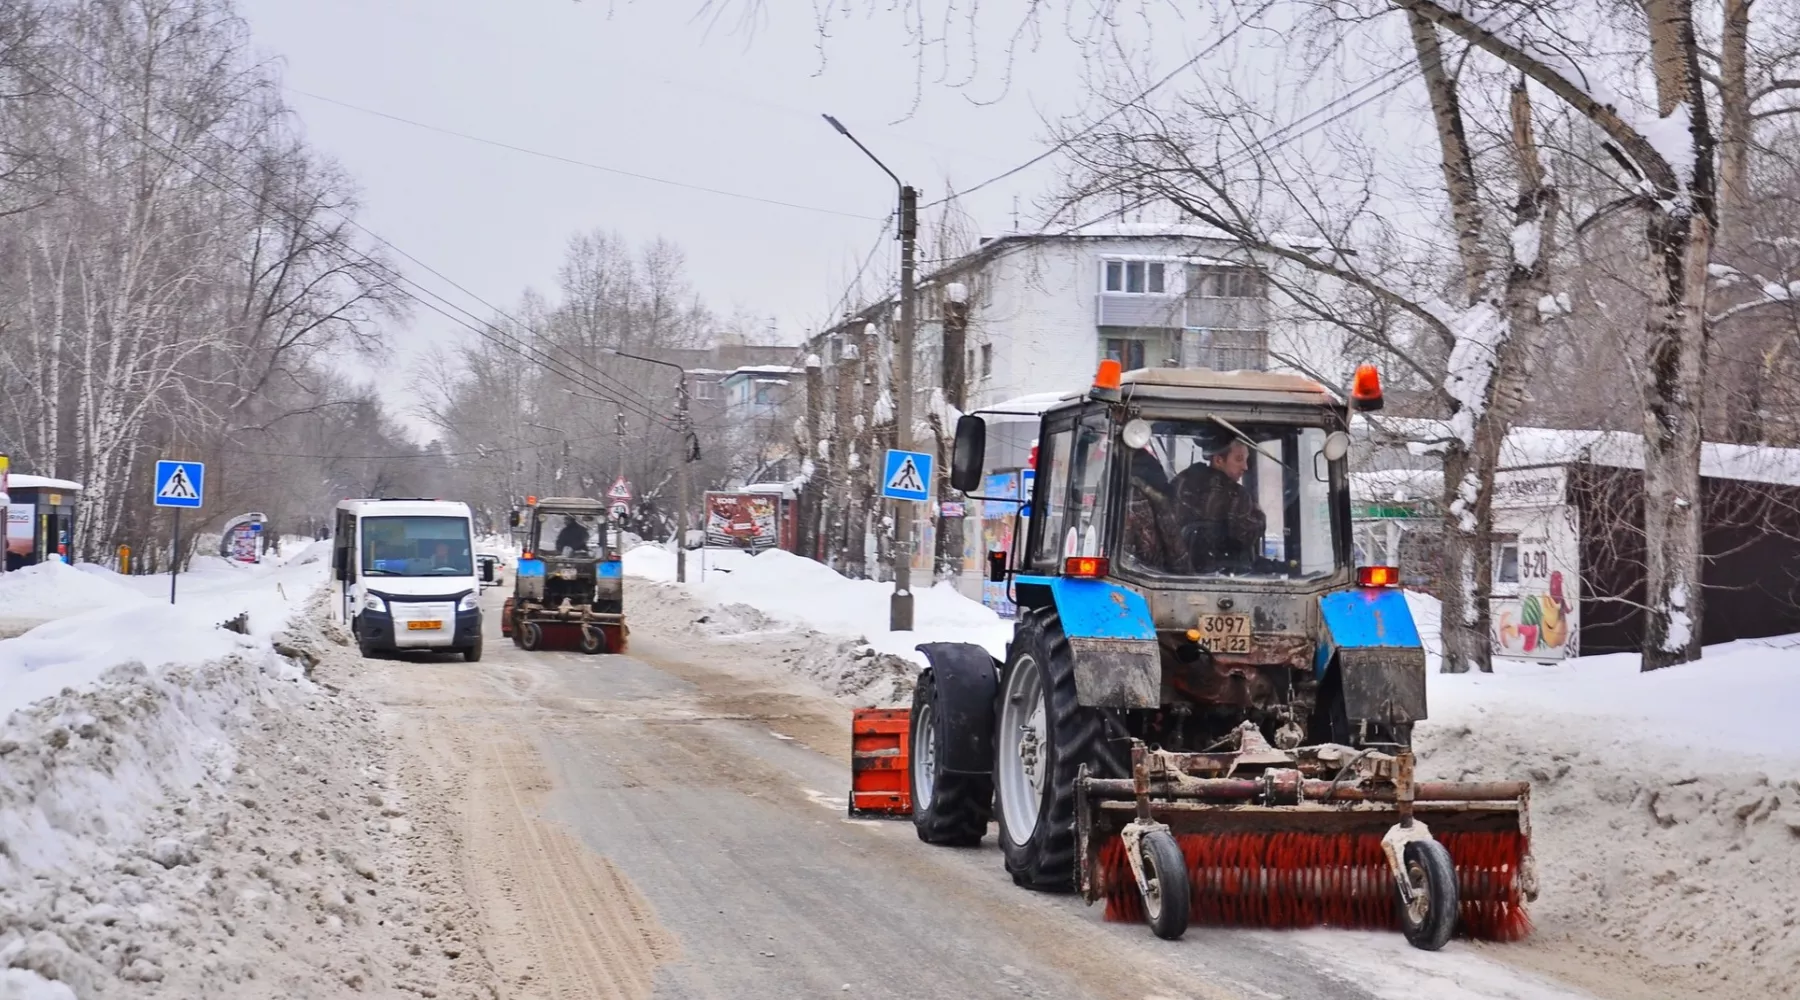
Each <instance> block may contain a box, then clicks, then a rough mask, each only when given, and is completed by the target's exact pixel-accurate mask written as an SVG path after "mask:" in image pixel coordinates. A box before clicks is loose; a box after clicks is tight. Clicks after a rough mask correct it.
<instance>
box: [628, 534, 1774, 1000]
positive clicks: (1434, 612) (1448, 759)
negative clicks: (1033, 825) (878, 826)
mask: <svg viewBox="0 0 1800 1000" xmlns="http://www.w3.org/2000/svg"><path fill="white" fill-rule="evenodd" d="M705 559H706V565H707V571H706V575H705V579H704V580H702V578H701V574H700V554H699V553H697V552H690V553H689V554H688V579H689V581H690V582H689V584H688V585H687V588H686V589H687V592H688V595H689V596H691V597H693V598H695V599H697V600H699V601H701V602H703V603H705V604H708V605H710V606H711V609H712V610H710V611H709V612H708V613H707V614H706V615H704V616H703V617H702V618H701V619H700V620H699V621H698V622H696V623H695V624H696V625H697V626H699V628H701V629H704V630H706V631H708V632H710V633H711V634H713V635H714V636H715V637H717V638H720V639H724V640H730V641H768V640H770V639H773V638H774V636H775V635H777V634H779V635H782V636H784V637H786V638H788V639H789V640H790V641H789V642H788V643H787V644H786V645H784V646H782V648H781V649H780V650H779V662H780V663H781V664H782V665H783V666H785V668H786V669H787V670H788V671H789V672H790V673H794V674H798V675H800V676H801V677H803V678H807V679H810V680H811V681H813V682H814V683H816V684H817V685H818V686H820V687H822V688H824V689H825V690H826V691H827V692H828V693H830V694H832V695H834V696H836V697H837V698H838V699H839V700H840V701H844V702H847V703H850V704H865V705H866V704H904V703H905V701H906V698H905V694H906V691H907V688H909V687H910V685H909V684H907V683H906V678H905V677H904V674H905V673H906V671H908V670H909V669H911V668H913V667H914V666H916V664H917V663H919V662H920V661H921V659H922V658H921V657H920V656H919V655H918V654H916V653H914V652H913V649H912V647H913V646H915V645H917V644H918V643H921V642H931V641H967V642H977V643H980V644H982V645H984V646H987V647H988V648H989V649H991V650H992V651H994V652H995V653H996V654H998V653H1000V652H1001V651H1002V650H1003V647H1004V644H1005V641H1006V639H1007V637H1008V636H1009V635H1010V632H1011V627H1010V624H1009V623H1008V622H1005V621H1002V620H1000V619H999V618H998V617H996V616H994V615H993V613H992V612H990V611H988V610H987V609H986V608H984V607H982V606H981V605H980V604H979V603H977V602H974V601H971V600H969V599H967V598H965V597H963V596H961V595H959V594H957V593H955V592H954V591H952V590H950V589H949V588H933V589H931V590H921V591H919V592H918V596H917V614H916V625H917V630H916V631H914V632H911V633H893V632H889V631H887V628H886V625H887V598H888V594H889V593H890V591H891V586H890V585H888V584H881V583H875V582H872V581H866V580H848V579H845V578H843V577H841V576H839V575H838V574H836V573H834V572H832V571H831V570H830V569H828V568H826V567H824V566H822V565H820V564H818V563H814V562H811V561H809V560H805V559H801V558H798V557H796V556H792V555H789V554H787V553H785V552H768V553H763V554H762V555H758V556H755V557H751V556H748V555H746V554H744V553H741V552H719V551H714V550H708V551H707V552H706V554H705ZM625 565H626V571H627V573H628V574H631V575H633V576H637V577H640V578H643V579H648V580H654V581H661V582H665V583H666V582H667V581H671V580H673V579H674V574H675V560H674V554H673V553H672V552H670V551H668V550H667V549H664V548H662V547H660V546H650V545H646V546H640V547H637V548H634V549H632V550H630V551H629V552H627V553H626V556H625ZM1408 596H1409V603H1410V604H1411V605H1412V607H1413V611H1414V617H1415V618H1416V619H1417V621H1418V624H1419V627H1420V632H1421V634H1422V635H1423V636H1424V637H1425V640H1426V643H1427V646H1428V648H1430V649H1431V650H1432V655H1431V670H1432V671H1433V673H1432V674H1431V675H1430V680H1429V698H1430V709H1431V721H1430V722H1429V723H1427V724H1424V725H1422V726H1420V727H1419V729H1418V732H1417V734H1416V738H1417V742H1418V745H1419V749H1420V753H1421V756H1422V764H1421V768H1422V770H1423V771H1424V773H1425V774H1427V775H1429V776H1434V777H1443V778H1452V779H1456V778H1468V779H1477V780H1478V779H1516V778H1526V779H1529V780H1530V781H1531V782H1532V786H1533V787H1532V811H1531V818H1532V836H1533V850H1534V852H1535V854H1536V856H1537V859H1538V863H1539V872H1540V881H1541V883H1542V887H1543V888H1542V895H1541V897H1540V899H1539V900H1538V902H1537V903H1536V905H1535V906H1534V908H1533V911H1532V912H1533V919H1534V921H1535V924H1536V928H1537V932H1536V934H1535V935H1534V937H1533V939H1532V940H1531V942H1530V943H1528V944H1526V945H1521V946H1512V947H1510V948H1509V949H1508V950H1507V951H1506V952H1505V953H1504V955H1505V956H1509V960H1510V961H1514V962H1518V963H1520V964H1525V965H1530V966H1534V967H1538V968H1539V969H1541V970H1542V971H1545V972H1549V973H1552V974H1554V975H1557V976H1559V977H1561V978H1564V979H1566V980H1569V981H1572V982H1574V983H1576V984H1577V985H1583V986H1586V987H1588V988H1589V989H1591V990H1593V991H1594V992H1596V993H1597V994H1599V995H1612V994H1614V993H1616V992H1617V991H1618V989H1619V985H1618V983H1617V982H1616V981H1615V980H1616V976H1615V975H1614V973H1613V972H1612V971H1609V970H1616V968H1617V964H1616V963H1617V962H1618V961H1621V960H1623V961H1626V962H1628V963H1629V964H1630V966H1631V967H1632V968H1633V969H1634V970H1636V971H1637V972H1639V973H1641V975H1640V978H1641V979H1642V980H1644V981H1645V982H1647V983H1649V984H1651V987H1650V993H1648V994H1644V993H1643V992H1642V991H1637V992H1635V993H1634V994H1633V995H1652V996H1700V995H1712V994H1717V993H1731V992H1733V991H1737V990H1747V991H1748V994H1749V995H1757V996H1800V987H1796V985H1795V984H1794V982H1793V981H1792V976H1793V970H1794V969H1796V968H1800V894H1797V893H1796V887H1800V726H1797V725H1795V724H1794V723H1793V721H1792V720H1793V717H1794V715H1795V713H1796V712H1800V637H1785V638H1777V639H1764V640H1754V641H1746V642H1737V643H1730V644H1726V645H1720V646H1713V647H1709V648H1708V649H1707V650H1706V656H1705V658H1704V659H1703V660H1702V661H1701V662H1700V663H1696V664H1690V665H1687V666H1683V667H1676V668H1671V669H1668V670H1661V671H1656V672H1654V673H1650V674H1643V673H1640V672H1638V662H1637V657H1636V656H1632V655H1617V656H1599V657H1591V658H1586V659H1580V660H1576V661H1573V662H1569V663H1563V664H1557V665H1536V664H1522V663H1516V662H1512V661H1501V662H1500V663H1499V664H1498V666H1497V672H1496V673H1493V674H1485V675H1482V674H1475V675H1450V674H1440V673H1436V672H1435V671H1436V670H1437V661H1436V655H1435V647H1436V644H1437V641H1438V606H1437V602H1436V601H1434V600H1432V599H1431V598H1429V597H1424V596H1421V595H1416V594H1412V595H1408ZM871 654H874V655H871ZM882 654H887V655H882ZM772 658H773V657H772ZM881 677H886V678H888V679H890V680H891V681H892V685H891V688H890V687H889V686H886V685H884V684H881V683H876V682H875V680H874V679H875V678H881ZM1332 940H1334V941H1338V940H1339V939H1337V938H1333V939H1332ZM1597 949H1600V950H1604V951H1606V952H1609V953H1611V955H1612V956H1613V960H1612V961H1610V962H1609V961H1604V960H1601V959H1600V958H1599V957H1598V956H1594V953H1595V952H1596V950H1597ZM1589 956H1594V957H1593V958H1592V960H1589Z"/></svg>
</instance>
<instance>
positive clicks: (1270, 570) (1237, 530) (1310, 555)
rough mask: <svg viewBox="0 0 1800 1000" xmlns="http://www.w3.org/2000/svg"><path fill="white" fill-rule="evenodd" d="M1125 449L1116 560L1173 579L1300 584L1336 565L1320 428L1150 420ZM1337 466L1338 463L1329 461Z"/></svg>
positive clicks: (1335, 472) (1329, 472)
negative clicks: (1139, 439)
mask: <svg viewBox="0 0 1800 1000" xmlns="http://www.w3.org/2000/svg"><path fill="white" fill-rule="evenodd" d="M1150 432H1151V433H1150V440H1149V443H1147V444H1146V445H1145V446H1144V447H1142V448H1139V449H1136V450H1133V451H1130V452H1129V466H1128V477H1129V478H1128V482H1127V486H1126V498H1127V509H1126V512H1125V537H1124V545H1123V548H1124V563H1125V565H1126V566H1127V567H1129V568H1134V569H1138V570H1143V571H1149V572H1153V573H1164V574H1169V575H1173V576H1196V575H1201V576H1254V577H1309V576H1317V575H1321V574H1325V573H1330V572H1331V571H1333V570H1334V569H1336V568H1337V566H1338V554H1337V550H1338V546H1337V545H1336V544H1335V542H1334V537H1333V533H1332V522H1331V502H1330V498H1331V491H1332V486H1333V480H1334V479H1336V480H1339V481H1341V480H1342V478H1343V470H1342V468H1341V467H1339V468H1333V467H1332V466H1333V464H1334V463H1330V462H1328V461H1327V460H1326V459H1325V458H1324V456H1323V455H1322V454H1321V449H1323V447H1324V444H1325V431H1324V430H1322V429H1320V428H1316V427H1296V426H1293V425H1290V424H1257V423H1234V424H1229V425H1228V424H1226V423H1224V422H1221V421H1215V420H1210V419H1209V420H1158V421H1151V422H1150ZM1336 464H1337V465H1339V466H1341V462H1340V463H1336Z"/></svg>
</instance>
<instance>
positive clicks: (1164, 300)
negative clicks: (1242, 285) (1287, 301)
mask: <svg viewBox="0 0 1800 1000" xmlns="http://www.w3.org/2000/svg"><path fill="white" fill-rule="evenodd" d="M1095 298H1096V302H1095V308H1094V312H1095V319H1094V322H1095V325H1097V326H1104V327H1116V328H1119V329H1127V330H1181V329H1189V330H1193V329H1206V330H1260V329H1263V328H1264V326H1265V325H1266V324H1267V322H1268V301H1267V300H1266V299H1253V298H1204V297H1200V296H1184V295H1150V294H1130V293H1125V292H1101V293H1100V294H1099V295H1097V296H1096V297H1095Z"/></svg>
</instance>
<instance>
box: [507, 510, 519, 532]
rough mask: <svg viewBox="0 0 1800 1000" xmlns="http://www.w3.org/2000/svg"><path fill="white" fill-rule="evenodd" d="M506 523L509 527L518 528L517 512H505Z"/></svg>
mask: <svg viewBox="0 0 1800 1000" xmlns="http://www.w3.org/2000/svg"><path fill="white" fill-rule="evenodd" d="M506 523H507V524H508V525H509V526H511V527H514V528H516V527H518V526H519V512H518V511H516V510H509V511H507V512H506Z"/></svg>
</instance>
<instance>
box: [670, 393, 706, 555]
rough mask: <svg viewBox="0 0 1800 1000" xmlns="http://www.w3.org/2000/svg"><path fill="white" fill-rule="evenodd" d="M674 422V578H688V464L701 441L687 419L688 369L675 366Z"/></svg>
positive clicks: (693, 458)
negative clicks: (677, 449)
mask: <svg viewBox="0 0 1800 1000" xmlns="http://www.w3.org/2000/svg"><path fill="white" fill-rule="evenodd" d="M675 426H676V433H677V434H679V435H681V467H680V468H679V469H678V470H676V471H677V473H678V478H679V480H680V483H681V486H680V493H681V497H680V500H679V501H678V502H679V503H680V505H681V509H680V510H678V511H676V514H675V582H676V583H686V582H687V533H688V489H689V486H688V467H689V466H690V465H692V464H693V462H694V460H695V459H696V458H698V457H700V456H699V454H698V453H699V451H700V442H699V441H698V440H697V439H696V438H695V437H694V426H693V424H692V422H691V421H689V419H688V387H687V371H686V370H685V369H682V368H677V369H676V375H675Z"/></svg>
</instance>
